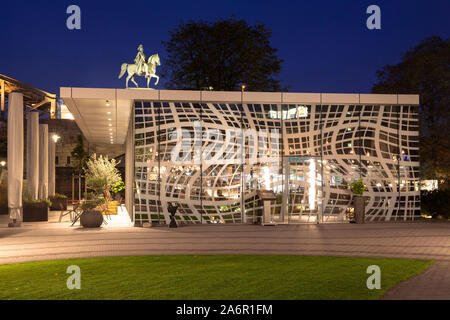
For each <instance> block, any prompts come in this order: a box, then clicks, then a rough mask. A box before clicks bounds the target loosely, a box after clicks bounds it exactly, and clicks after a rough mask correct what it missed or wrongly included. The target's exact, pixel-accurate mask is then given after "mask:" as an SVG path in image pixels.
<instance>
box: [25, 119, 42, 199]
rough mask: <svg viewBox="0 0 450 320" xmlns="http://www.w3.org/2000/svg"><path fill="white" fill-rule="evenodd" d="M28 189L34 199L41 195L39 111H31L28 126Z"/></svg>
mask: <svg viewBox="0 0 450 320" xmlns="http://www.w3.org/2000/svg"><path fill="white" fill-rule="evenodd" d="M27 130H28V133H27V142H28V147H27V151H28V154H27V165H28V167H27V189H28V192H29V193H30V196H31V198H32V199H34V200H36V199H37V198H38V196H39V113H38V112H30V114H29V118H28V126H27Z"/></svg>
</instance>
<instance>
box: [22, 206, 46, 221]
mask: <svg viewBox="0 0 450 320" xmlns="http://www.w3.org/2000/svg"><path fill="white" fill-rule="evenodd" d="M23 221H24V222H37V221H48V205H47V202H36V203H24V204H23Z"/></svg>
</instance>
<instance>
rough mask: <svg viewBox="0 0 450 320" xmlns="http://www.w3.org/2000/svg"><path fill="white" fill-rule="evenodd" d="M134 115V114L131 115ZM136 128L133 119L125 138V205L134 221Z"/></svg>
mask: <svg viewBox="0 0 450 320" xmlns="http://www.w3.org/2000/svg"><path fill="white" fill-rule="evenodd" d="M131 116H132V117H133V114H132V115H131ZM133 135H134V130H133V120H132V119H131V121H130V124H129V125H128V132H127V137H126V140H125V207H126V208H127V211H128V214H129V215H130V219H131V221H134V201H135V200H134V190H133V186H134V136H133Z"/></svg>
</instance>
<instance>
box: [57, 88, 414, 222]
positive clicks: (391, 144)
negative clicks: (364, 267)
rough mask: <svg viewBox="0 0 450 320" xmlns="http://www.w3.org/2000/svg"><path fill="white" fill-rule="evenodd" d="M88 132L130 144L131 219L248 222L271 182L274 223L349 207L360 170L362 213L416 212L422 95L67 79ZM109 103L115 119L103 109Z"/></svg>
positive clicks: (68, 94) (318, 218)
mask: <svg viewBox="0 0 450 320" xmlns="http://www.w3.org/2000/svg"><path fill="white" fill-rule="evenodd" d="M61 97H62V98H63V99H64V101H65V103H66V104H67V106H68V108H69V109H70V111H71V112H72V113H73V115H74V117H75V120H76V121H77V123H78V125H79V126H80V129H81V130H82V131H83V133H84V134H85V136H86V138H87V139H88V140H89V139H91V140H93V141H102V140H105V141H108V140H107V139H109V136H110V135H108V132H110V131H111V130H110V129H112V130H113V132H114V137H115V138H114V141H113V142H112V143H124V144H125V145H126V158H127V159H128V160H127V161H126V168H127V169H126V170H127V171H126V173H127V177H126V184H127V186H130V185H134V186H135V188H134V190H132V189H131V188H130V187H128V188H127V199H126V200H127V208H128V212H129V213H131V215H132V218H133V219H134V220H135V222H136V224H140V223H143V222H147V221H152V222H159V223H168V222H169V213H168V211H167V206H168V204H169V203H171V204H177V205H179V210H178V214H177V219H178V221H179V222H183V223H252V222H256V221H257V220H258V219H259V218H258V217H260V216H261V213H262V202H261V201H260V199H259V198H258V196H257V191H258V190H262V189H264V190H272V191H273V192H274V193H275V195H276V200H274V201H272V203H271V212H272V215H273V218H274V220H275V221H277V222H279V223H295V222H297V223H325V222H338V221H344V220H346V219H347V216H346V212H348V210H350V208H351V207H352V201H351V200H352V199H351V198H352V195H351V193H350V191H349V188H348V185H349V183H350V182H351V181H352V180H353V179H359V178H360V177H361V178H362V179H363V180H364V182H365V184H366V186H367V189H368V191H367V192H366V193H365V195H366V196H367V209H366V211H367V213H366V214H367V216H366V219H367V220H369V221H375V220H388V221H389V220H411V219H414V218H417V217H418V216H419V215H420V194H419V185H418V177H419V172H418V171H419V149H418V148H419V147H418V140H419V131H418V130H419V128H418V113H417V109H418V103H419V97H418V96H417V95H373V94H326V93H322V94H321V93H273V92H271V93H267V92H214V91H170V90H148V89H82V88H61ZM108 104H109V105H110V106H112V110H114V112H113V115H112V116H113V122H112V123H113V125H112V127H111V126H109V125H107V124H108V122H107V121H104V120H103V118H106V116H105V115H104V113H105V111H106V110H107V109H108V106H107V105H108Z"/></svg>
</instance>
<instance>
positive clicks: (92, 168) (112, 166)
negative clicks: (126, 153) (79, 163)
mask: <svg viewBox="0 0 450 320" xmlns="http://www.w3.org/2000/svg"><path fill="white" fill-rule="evenodd" d="M118 164H119V162H117V161H116V160H115V159H111V160H109V159H108V156H106V157H103V156H99V157H97V155H96V154H94V155H92V156H91V158H90V159H89V161H87V163H86V169H85V173H86V181H88V180H91V181H92V179H101V180H103V181H104V184H103V185H102V186H101V188H102V190H97V191H98V192H99V194H100V193H101V194H102V195H103V198H104V199H105V203H106V206H108V204H109V201H110V200H111V188H112V186H114V185H115V184H116V183H118V182H120V181H122V178H121V177H120V172H119V170H118V169H117V168H116V166H117V165H118ZM91 189H92V188H91Z"/></svg>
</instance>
